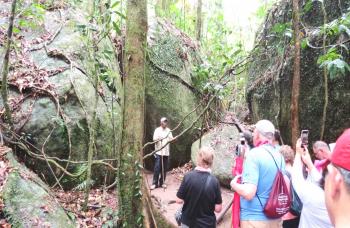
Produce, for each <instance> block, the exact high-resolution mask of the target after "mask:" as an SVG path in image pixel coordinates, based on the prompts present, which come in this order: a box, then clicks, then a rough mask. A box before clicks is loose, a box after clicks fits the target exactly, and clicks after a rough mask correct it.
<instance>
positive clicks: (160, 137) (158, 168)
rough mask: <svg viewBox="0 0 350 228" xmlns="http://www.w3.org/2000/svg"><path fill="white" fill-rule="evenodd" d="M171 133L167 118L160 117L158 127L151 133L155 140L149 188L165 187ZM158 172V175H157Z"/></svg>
mask: <svg viewBox="0 0 350 228" xmlns="http://www.w3.org/2000/svg"><path fill="white" fill-rule="evenodd" d="M173 139H174V138H173V134H172V133H171V130H170V129H169V128H168V119H167V118H165V117H162V118H161V119H160V127H158V128H156V130H155V131H154V134H153V141H155V150H156V151H157V152H156V154H155V164H154V174H153V184H152V186H151V190H153V189H155V188H157V187H160V186H161V187H163V188H165V187H166V185H165V183H164V182H165V178H166V172H167V169H168V158H169V155H170V146H169V142H170V141H172V140H173ZM159 174H160V175H159Z"/></svg>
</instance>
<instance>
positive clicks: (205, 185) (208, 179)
mask: <svg viewBox="0 0 350 228" xmlns="http://www.w3.org/2000/svg"><path fill="white" fill-rule="evenodd" d="M211 179H212V177H211V174H210V173H209V175H208V176H207V178H206V180H205V184H204V185H202V187H201V190H200V192H199V194H198V197H197V198H196V201H195V203H194V204H193V206H192V207H191V209H190V210H189V214H190V215H191V216H192V214H193V210H194V209H195V208H196V207H197V204H198V202H199V199H200V198H201V196H202V194H203V192H204V189H207V188H208V186H209V183H210V182H211Z"/></svg>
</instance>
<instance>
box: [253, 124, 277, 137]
mask: <svg viewBox="0 0 350 228" xmlns="http://www.w3.org/2000/svg"><path fill="white" fill-rule="evenodd" d="M255 127H256V129H257V130H258V131H259V132H260V133H261V134H262V135H264V136H265V137H272V136H273V135H274V134H275V126H273V123H271V121H269V120H259V121H258V122H257V123H256V124H255Z"/></svg>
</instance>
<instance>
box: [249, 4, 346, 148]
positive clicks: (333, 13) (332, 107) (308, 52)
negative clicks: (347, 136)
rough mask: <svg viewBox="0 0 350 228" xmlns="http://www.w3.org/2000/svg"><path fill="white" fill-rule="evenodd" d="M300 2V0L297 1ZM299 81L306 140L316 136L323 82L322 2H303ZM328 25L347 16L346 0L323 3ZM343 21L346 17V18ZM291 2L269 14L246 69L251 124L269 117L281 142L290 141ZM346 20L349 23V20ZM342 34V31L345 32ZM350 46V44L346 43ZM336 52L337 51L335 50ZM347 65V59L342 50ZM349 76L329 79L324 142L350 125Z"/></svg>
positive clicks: (337, 39) (338, 38)
mask: <svg viewBox="0 0 350 228" xmlns="http://www.w3.org/2000/svg"><path fill="white" fill-rule="evenodd" d="M300 2H302V1H300ZM303 2H304V3H305V4H302V3H300V6H301V7H300V8H301V10H302V12H303V14H302V15H303V16H302V22H303V30H302V35H305V36H304V37H303V41H302V44H303V45H302V50H301V82H300V100H299V120H300V128H301V129H310V142H312V141H315V140H318V139H319V138H320V131H321V125H322V116H323V108H324V104H325V89H324V88H325V83H324V77H323V69H322V68H321V67H320V66H319V64H317V60H318V58H319V57H320V56H321V55H322V54H323V50H322V41H323V33H322V29H321V26H323V13H322V9H321V1H303ZM324 4H325V8H326V12H327V18H328V21H327V23H328V24H329V25H333V26H334V25H335V24H336V23H337V21H336V20H338V19H340V18H341V17H342V15H343V13H345V12H348V11H347V10H346V9H349V6H350V1H348V0H346V1H332V0H326V1H324ZM343 18H349V14H344V16H343ZM291 20H292V5H291V1H286V0H282V1H279V3H278V4H276V5H275V6H274V7H273V8H272V9H271V11H270V12H269V14H268V16H267V18H266V21H265V23H264V24H263V26H262V30H261V33H260V34H259V35H258V37H257V39H256V48H255V49H254V51H253V54H252V56H253V61H252V63H251V64H250V65H249V67H248V69H249V72H248V74H249V82H248V86H247V100H248V104H249V109H250V111H251V114H252V117H253V121H254V122H256V121H257V120H259V119H270V120H271V121H273V122H274V124H275V126H276V127H277V128H279V129H280V130H281V133H282V136H283V139H284V141H285V142H287V143H290V141H291V123H290V119H291V112H290V111H291V110H290V107H291V92H292V91H291V89H292V77H293V61H294V43H293V42H292V40H291V32H292V30H291ZM347 20H349V19H347ZM339 31H340V32H339V33H334V34H335V35H328V36H327V43H328V44H334V43H342V42H343V41H344V40H346V39H348V38H349V34H346V32H341V31H342V30H341V29H340V30H339ZM343 31H346V29H344V30H343ZM344 45H345V46H343V47H344V48H345V47H347V48H349V47H350V46H349V43H348V42H346V43H344ZM339 50H340V49H339ZM342 55H343V57H344V60H345V61H346V62H348V63H349V60H350V58H349V55H348V54H347V52H346V51H343V52H342ZM349 77H350V72H348V71H346V73H345V74H344V75H342V74H337V75H335V76H332V77H330V76H329V77H328V94H329V95H328V99H329V103H328V108H327V118H326V122H325V132H324V139H325V140H326V141H328V142H332V141H334V140H335V139H336V138H337V136H338V135H339V134H340V133H341V132H342V131H343V129H345V128H348V127H350V118H349V113H350V92H349V91H350V80H349Z"/></svg>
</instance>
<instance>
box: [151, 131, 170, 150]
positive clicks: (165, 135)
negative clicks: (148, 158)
mask: <svg viewBox="0 0 350 228" xmlns="http://www.w3.org/2000/svg"><path fill="white" fill-rule="evenodd" d="M172 139H173V134H172V133H171V131H170V129H169V128H163V127H158V128H156V130H155V131H154V134H153V141H157V142H156V144H155V150H159V149H160V148H162V147H163V146H164V145H166V144H167V143H168V142H169V141H170V140H172ZM169 148H170V147H169V144H168V145H166V146H165V147H164V148H163V149H161V150H160V151H158V152H156V154H158V155H161V156H169Z"/></svg>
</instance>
